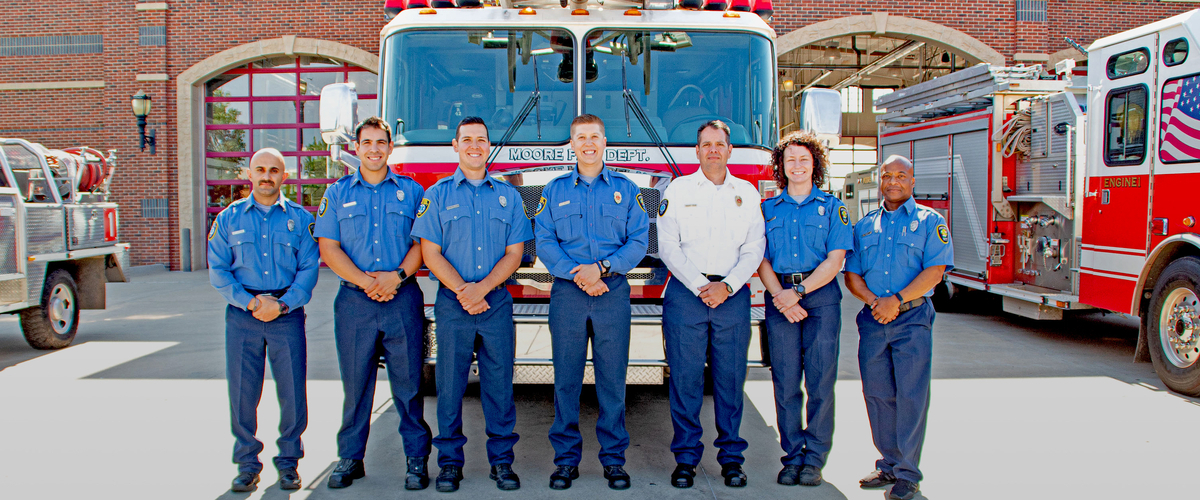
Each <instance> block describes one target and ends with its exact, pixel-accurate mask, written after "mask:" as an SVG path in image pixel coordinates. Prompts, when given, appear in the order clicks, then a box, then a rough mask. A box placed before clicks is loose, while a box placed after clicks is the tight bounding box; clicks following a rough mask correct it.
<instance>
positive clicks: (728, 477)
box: [721, 463, 748, 488]
mask: <svg viewBox="0 0 1200 500" xmlns="http://www.w3.org/2000/svg"><path fill="white" fill-rule="evenodd" d="M721 477H723V478H725V486H729V487H731V488H743V487H745V486H746V482H747V481H748V479H747V478H746V473H745V472H744V471H743V470H742V464H735V463H727V464H721Z"/></svg>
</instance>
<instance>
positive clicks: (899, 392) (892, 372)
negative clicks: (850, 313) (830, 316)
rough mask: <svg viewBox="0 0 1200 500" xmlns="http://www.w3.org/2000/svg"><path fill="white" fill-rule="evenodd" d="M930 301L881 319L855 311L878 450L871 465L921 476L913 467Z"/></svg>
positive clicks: (921, 419) (922, 411) (923, 412)
mask: <svg viewBox="0 0 1200 500" xmlns="http://www.w3.org/2000/svg"><path fill="white" fill-rule="evenodd" d="M933 317H934V312H933V306H932V305H930V303H929V301H928V300H926V301H925V303H924V304H921V305H920V306H918V307H915V308H913V309H911V310H909V311H906V312H902V313H900V315H899V316H897V317H896V319H895V320H892V322H891V323H888V324H886V325H881V324H879V322H878V321H875V318H874V317H873V316H871V309H870V308H869V307H863V309H862V311H859V313H858V317H857V318H856V321H857V322H858V369H859V372H861V373H862V384H863V397H864V399H865V400H866V402H867V417H868V419H869V420H870V422H871V437H872V439H873V440H874V441H875V448H876V449H878V450H879V453H880V455H882V456H883V458H881V459H880V460H879V461H877V462H875V467H876V468H877V469H879V470H882V471H884V472H891V473H892V474H895V476H896V477H897V478H899V479H905V480H908V481H913V482H920V481H921V477H922V476H921V471H920V469H918V468H917V465H918V463H919V462H920V461H921V445H922V444H924V442H925V423H926V418H927V416H928V414H929V381H930V375H931V371H930V364H931V363H932V355H933Z"/></svg>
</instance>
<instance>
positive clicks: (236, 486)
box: [229, 472, 258, 493]
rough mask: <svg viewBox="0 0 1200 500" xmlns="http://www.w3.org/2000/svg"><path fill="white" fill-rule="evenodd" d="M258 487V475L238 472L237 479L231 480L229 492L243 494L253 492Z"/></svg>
mask: <svg viewBox="0 0 1200 500" xmlns="http://www.w3.org/2000/svg"><path fill="white" fill-rule="evenodd" d="M257 487H258V473H255V472H239V473H238V475H237V477H235V478H233V484H232V485H230V486H229V489H230V490H231V491H236V492H238V493H245V492H247V491H254V490H255V488H257Z"/></svg>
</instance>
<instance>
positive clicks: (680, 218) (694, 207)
mask: <svg viewBox="0 0 1200 500" xmlns="http://www.w3.org/2000/svg"><path fill="white" fill-rule="evenodd" d="M706 215H707V214H706V213H705V210H704V208H702V207H700V205H699V204H697V203H691V204H684V205H683V206H681V207H679V213H678V214H675V222H676V223H677V224H679V241H680V242H682V243H688V242H692V243H695V242H696V240H707V239H708V234H709V229H710V223H711V222H710V221H708V220H706V219H707V217H706ZM727 225H728V224H727Z"/></svg>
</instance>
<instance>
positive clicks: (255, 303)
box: [246, 297, 262, 312]
mask: <svg viewBox="0 0 1200 500" xmlns="http://www.w3.org/2000/svg"><path fill="white" fill-rule="evenodd" d="M260 307H262V301H261V300H259V299H258V297H254V298H253V299H250V303H249V304H247V305H246V310H247V311H250V312H255V311H257V310H258V308H260Z"/></svg>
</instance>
